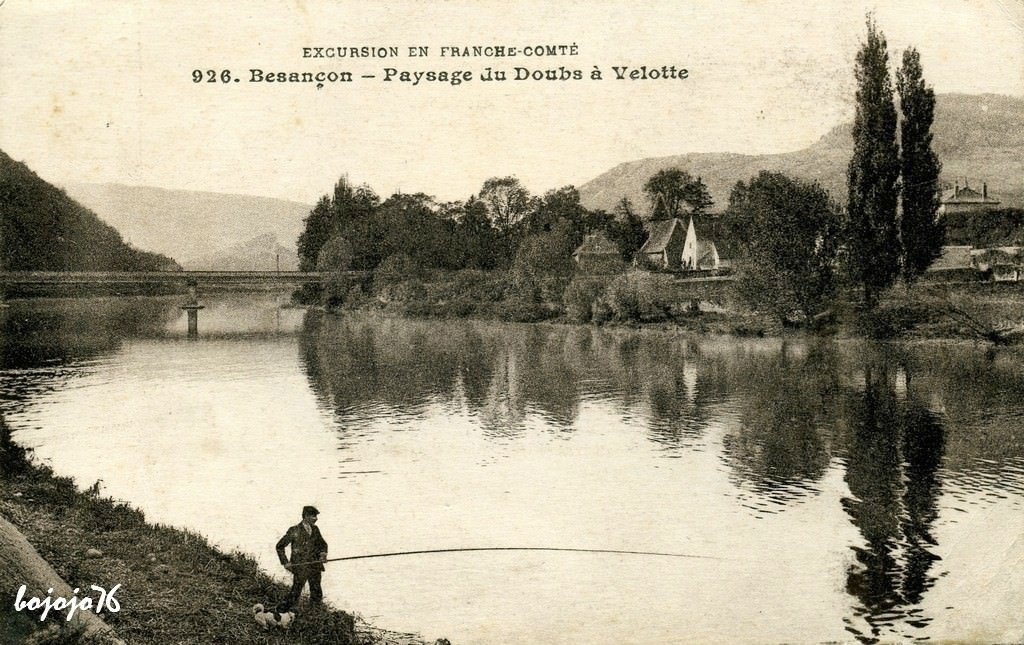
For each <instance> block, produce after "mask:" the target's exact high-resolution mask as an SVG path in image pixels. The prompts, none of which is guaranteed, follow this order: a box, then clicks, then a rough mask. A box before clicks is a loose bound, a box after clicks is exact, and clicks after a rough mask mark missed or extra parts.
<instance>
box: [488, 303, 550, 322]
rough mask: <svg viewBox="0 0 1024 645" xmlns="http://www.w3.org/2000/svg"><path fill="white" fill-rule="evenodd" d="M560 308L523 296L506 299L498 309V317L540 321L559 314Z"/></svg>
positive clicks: (520, 320) (507, 319)
mask: <svg viewBox="0 0 1024 645" xmlns="http://www.w3.org/2000/svg"><path fill="white" fill-rule="evenodd" d="M558 313H559V312H558V308H556V307H552V306H550V305H544V304H541V303H539V302H531V301H529V300H524V299H522V298H511V299H509V300H506V301H505V302H504V303H503V304H502V305H501V307H500V308H499V310H498V317H499V318H501V319H502V320H504V321H506V322H540V321H542V320H550V319H551V318H554V317H556V316H557V315H558Z"/></svg>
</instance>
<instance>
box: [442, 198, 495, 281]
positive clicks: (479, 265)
mask: <svg viewBox="0 0 1024 645" xmlns="http://www.w3.org/2000/svg"><path fill="white" fill-rule="evenodd" d="M442 216H443V217H447V218H449V219H451V220H452V221H454V222H455V228H454V231H453V238H452V240H451V247H452V249H453V250H454V251H455V252H456V253H457V254H458V259H457V261H456V264H457V266H458V267H460V268H465V269H480V270H484V271H487V270H490V269H495V268H497V267H499V266H508V262H509V260H510V258H509V257H507V255H506V254H505V253H504V252H503V251H502V248H501V247H500V245H499V232H498V230H497V229H496V228H494V226H493V224H492V223H491V218H490V217H489V216H488V214H487V204H485V203H484V202H483V201H481V200H480V199H477V198H476V197H470V198H469V199H468V200H467V201H466V202H465V203H462V202H456V203H454V204H447V205H445V207H443V209H442Z"/></svg>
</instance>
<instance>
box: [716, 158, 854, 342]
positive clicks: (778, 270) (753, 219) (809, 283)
mask: <svg viewBox="0 0 1024 645" xmlns="http://www.w3.org/2000/svg"><path fill="white" fill-rule="evenodd" d="M728 215H729V216H730V217H731V218H733V221H736V222H742V223H743V225H744V226H743V228H744V230H745V233H746V234H745V236H744V237H743V238H742V240H739V242H740V244H741V249H742V260H741V262H740V271H739V276H738V278H739V280H738V288H739V292H740V295H741V296H742V297H743V298H744V300H746V301H747V302H748V303H750V304H751V305H752V306H753V307H755V308H757V309H761V310H767V311H770V312H772V313H773V314H774V315H776V316H777V317H778V318H779V319H780V320H782V321H785V320H789V319H790V318H791V317H792V316H793V315H794V314H795V315H797V316H799V317H802V318H803V319H804V321H806V322H808V323H809V322H811V320H812V319H813V317H814V316H815V315H817V314H818V313H821V312H822V311H823V310H824V309H825V308H827V307H828V306H829V304H830V302H831V299H832V296H833V295H834V294H835V289H836V276H835V261H836V254H837V250H838V243H839V232H840V227H841V221H840V215H839V208H838V206H836V204H835V203H833V201H832V200H831V199H830V198H829V196H828V193H827V192H825V190H824V189H823V188H821V186H819V185H818V184H816V183H815V184H810V183H807V182H805V181H801V180H798V179H793V178H790V177H787V176H786V175H783V174H781V173H774V172H768V171H761V173H759V174H758V175H757V177H754V178H753V179H751V180H750V183H749V184H744V183H743V182H739V183H738V184H737V185H736V187H735V188H734V189H733V191H732V194H731V195H730V198H729V213H728Z"/></svg>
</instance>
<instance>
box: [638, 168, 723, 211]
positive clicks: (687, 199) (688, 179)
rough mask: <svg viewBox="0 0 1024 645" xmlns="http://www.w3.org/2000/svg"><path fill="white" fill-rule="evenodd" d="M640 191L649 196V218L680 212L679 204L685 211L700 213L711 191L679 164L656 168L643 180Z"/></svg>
mask: <svg viewBox="0 0 1024 645" xmlns="http://www.w3.org/2000/svg"><path fill="white" fill-rule="evenodd" d="M644 192H645V193H646V194H647V197H648V198H649V199H650V200H651V219H653V220H661V219H672V218H673V217H679V216H680V215H682V214H683V210H682V208H683V205H684V204H685V205H686V206H688V207H689V209H690V210H689V212H690V213H693V214H695V215H701V214H703V213H705V212H707V210H708V209H709V208H710V207H711V205H712V201H711V193H709V192H708V188H707V186H705V185H704V182H703V181H702V180H701V178H700V177H697V178H694V177H692V176H691V175H690V173H688V172H686V171H685V170H681V169H679V168H668V169H666V170H660V171H658V172H656V173H655V174H654V175H653V176H652V177H651V178H650V179H648V180H647V183H646V184H644Z"/></svg>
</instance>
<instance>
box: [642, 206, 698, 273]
mask: <svg viewBox="0 0 1024 645" xmlns="http://www.w3.org/2000/svg"><path fill="white" fill-rule="evenodd" d="M644 228H645V229H647V241H646V242H644V245H643V246H641V247H640V251H639V253H638V254H637V256H638V259H639V260H641V261H642V262H645V263H647V264H649V265H651V266H654V267H658V268H659V269H673V270H675V269H678V268H679V267H680V265H681V264H682V259H683V245H684V244H685V243H686V233H684V232H683V223H682V222H680V221H679V219H678V218H675V217H673V218H672V219H666V220H658V221H654V222H647V224H645V225H644Z"/></svg>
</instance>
